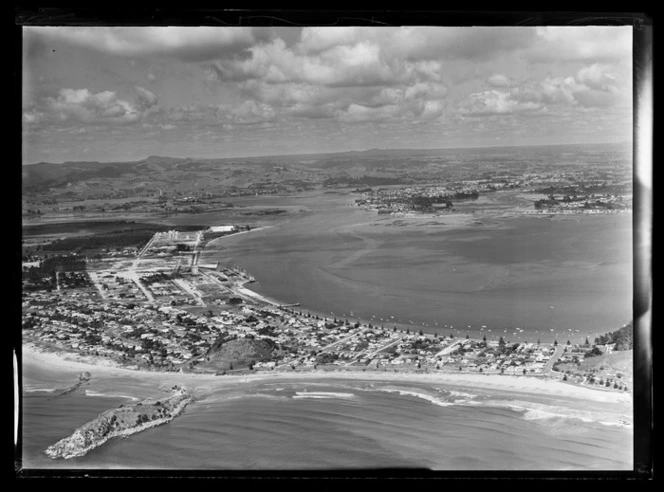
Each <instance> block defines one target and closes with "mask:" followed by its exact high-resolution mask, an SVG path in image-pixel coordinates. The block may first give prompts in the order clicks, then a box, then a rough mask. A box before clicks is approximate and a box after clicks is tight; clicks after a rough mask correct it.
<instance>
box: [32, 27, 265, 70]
mask: <svg viewBox="0 0 664 492" xmlns="http://www.w3.org/2000/svg"><path fill="white" fill-rule="evenodd" d="M26 35H27V36H32V37H36V38H37V39H38V40H39V41H41V42H44V43H47V44H48V43H54V42H63V43H69V44H73V45H76V46H81V47H84V48H88V49H93V50H97V51H101V52H104V53H110V54H114V55H120V56H127V57H138V56H147V55H152V56H162V57H171V58H177V59H180V60H183V61H190V62H196V61H204V60H212V59H216V58H222V57H227V56H235V55H238V54H239V53H241V52H242V50H244V49H246V48H248V47H249V46H251V45H252V44H253V43H254V42H255V41H256V36H254V32H253V30H252V28H250V27H223V28H220V27H212V26H197V27H183V26H164V27H152V26H147V27H33V26H31V27H28V28H26ZM130 63H131V61H130Z"/></svg>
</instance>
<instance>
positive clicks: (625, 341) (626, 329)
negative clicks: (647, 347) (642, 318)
mask: <svg viewBox="0 0 664 492" xmlns="http://www.w3.org/2000/svg"><path fill="white" fill-rule="evenodd" d="M612 343H615V347H614V350H632V349H633V348H634V326H633V323H632V321H630V322H629V323H627V324H626V325H625V326H623V327H622V328H620V329H619V330H616V331H613V332H610V333H607V334H606V335H600V336H599V337H597V338H595V345H606V344H612Z"/></svg>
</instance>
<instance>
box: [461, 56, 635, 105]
mask: <svg viewBox="0 0 664 492" xmlns="http://www.w3.org/2000/svg"><path fill="white" fill-rule="evenodd" d="M491 78H492V77H490V78H489V82H490V79H491ZM501 79H502V76H501V77H500V79H498V80H494V82H496V81H497V82H499V83H500V82H502V80H501ZM630 87H631V85H630V83H629V81H626V80H624V77H623V76H622V75H621V74H620V73H618V72H617V71H615V70H614V68H613V67H612V66H611V65H606V64H597V63H596V64H593V65H589V66H586V67H583V68H581V69H579V70H578V71H577V73H576V74H575V75H570V76H567V77H550V76H549V77H546V78H544V79H543V80H540V81H535V82H533V81H531V82H527V83H524V84H521V85H519V86H516V87H511V88H510V89H509V90H503V91H497V90H491V91H484V92H478V93H474V94H471V95H470V97H469V98H468V99H467V100H466V101H464V102H463V103H462V104H461V106H460V108H459V111H460V112H461V113H462V114H468V115H484V114H509V113H516V112H523V111H532V110H541V112H540V113H541V114H544V113H546V112H547V111H548V109H549V108H550V107H555V106H567V107H574V108H607V107H610V106H614V105H619V104H621V103H623V102H629V99H628V98H629V95H630Z"/></svg>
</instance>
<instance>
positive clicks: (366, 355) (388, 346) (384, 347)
mask: <svg viewBox="0 0 664 492" xmlns="http://www.w3.org/2000/svg"><path fill="white" fill-rule="evenodd" d="M405 336H406V335H401V336H399V337H397V339H396V340H394V341H393V342H390V343H388V344H387V345H384V346H383V347H380V348H377V349H376V350H374V351H373V352H370V353H368V354H360V355H362V357H366V358H368V359H370V358H372V357H373V356H374V355H376V354H377V353H378V352H382V351H383V350H386V349H388V348H390V347H391V346H392V345H395V344H397V343H399V342H400V341H401V339H402V338H403V337H405ZM356 360H357V357H355V358H354V359H353V360H351V361H350V362H348V363H346V364H344V365H346V366H349V365H351V364H353V363H354V362H355V361H356Z"/></svg>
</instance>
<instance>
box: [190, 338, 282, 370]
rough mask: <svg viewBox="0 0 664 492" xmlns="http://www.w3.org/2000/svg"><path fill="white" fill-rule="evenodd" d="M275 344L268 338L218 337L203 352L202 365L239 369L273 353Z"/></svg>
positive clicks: (265, 358)
mask: <svg viewBox="0 0 664 492" xmlns="http://www.w3.org/2000/svg"><path fill="white" fill-rule="evenodd" d="M276 350H277V344H276V343H275V342H273V341H272V340H270V339H254V338H236V339H232V340H227V339H224V338H220V339H219V340H217V341H216V342H215V343H214V344H213V345H212V347H210V349H209V350H208V351H207V352H206V353H205V355H204V358H203V359H202V360H203V361H205V362H204V364H202V366H207V367H210V366H211V367H214V368H217V369H239V368H241V367H247V366H249V365H250V364H252V363H254V362H257V361H259V360H267V359H270V358H271V357H273V356H274V355H275V351H276Z"/></svg>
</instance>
